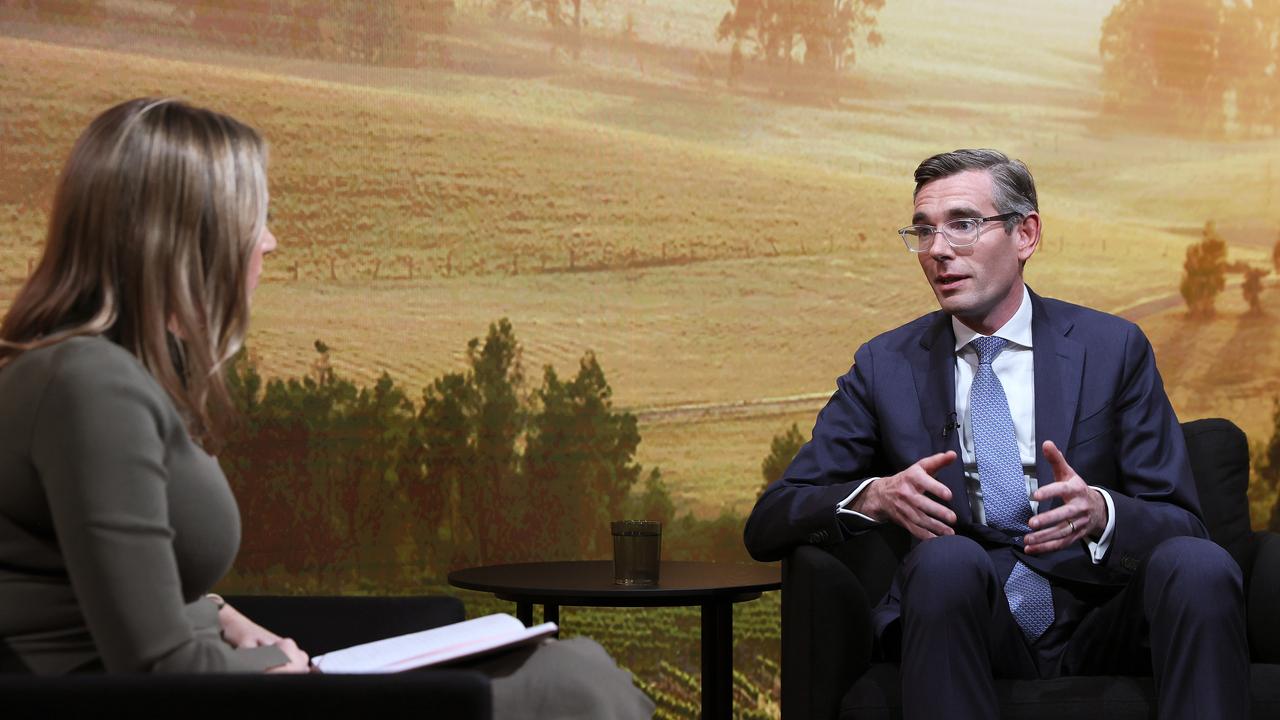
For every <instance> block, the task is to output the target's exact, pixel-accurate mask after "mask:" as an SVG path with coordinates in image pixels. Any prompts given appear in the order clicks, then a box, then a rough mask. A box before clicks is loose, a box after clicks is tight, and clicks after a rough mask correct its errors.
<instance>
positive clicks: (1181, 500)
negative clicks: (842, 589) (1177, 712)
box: [744, 293, 1208, 632]
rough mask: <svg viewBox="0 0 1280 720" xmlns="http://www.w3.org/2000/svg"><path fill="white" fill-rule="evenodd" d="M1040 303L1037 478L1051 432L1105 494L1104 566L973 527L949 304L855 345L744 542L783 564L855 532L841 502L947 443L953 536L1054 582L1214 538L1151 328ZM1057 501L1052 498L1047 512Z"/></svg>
mask: <svg viewBox="0 0 1280 720" xmlns="http://www.w3.org/2000/svg"><path fill="white" fill-rule="evenodd" d="M1031 304H1032V316H1031V328H1032V343H1033V348H1032V353H1033V358H1034V365H1035V424H1036V449H1037V459H1036V478H1037V480H1038V481H1039V483H1040V485H1042V486H1043V485H1045V484H1047V483H1049V482H1052V481H1053V478H1054V475H1053V469H1052V468H1051V467H1050V465H1049V463H1048V461H1047V460H1046V459H1045V458H1044V456H1043V453H1042V452H1040V450H1039V448H1040V445H1041V443H1043V442H1044V441H1045V440H1052V441H1053V442H1054V443H1055V444H1056V445H1057V446H1058V448H1059V449H1062V450H1063V454H1064V455H1065V457H1066V459H1067V462H1068V463H1069V464H1070V465H1071V467H1072V468H1073V469H1074V470H1075V471H1076V473H1077V474H1079V475H1080V477H1082V478H1083V479H1084V481H1085V482H1086V483H1088V484H1090V485H1096V486H1099V487H1103V488H1106V489H1107V490H1108V491H1109V494H1110V495H1111V498H1112V500H1113V501H1114V503H1115V516H1116V517H1115V531H1114V534H1113V536H1112V539H1111V544H1110V546H1109V548H1108V551H1107V554H1106V556H1105V557H1104V558H1103V561H1102V562H1101V563H1099V564H1095V563H1094V562H1093V561H1092V559H1091V558H1090V557H1089V556H1088V553H1087V550H1086V548H1085V546H1084V543H1075V544H1074V545H1072V546H1071V547H1068V548H1064V549H1062V550H1058V551H1055V552H1052V553H1048V554H1044V555H1026V554H1025V553H1023V552H1022V549H1021V546H1020V545H1017V544H1016V543H1015V542H1013V540H1012V539H1011V538H1010V537H1009V536H1008V535H1007V534H1006V533H1004V532H1003V531H1000V530H996V529H994V528H990V527H988V526H986V525H982V524H979V523H975V522H974V520H973V515H972V512H971V510H970V508H969V504H968V497H969V494H968V492H967V491H966V488H965V479H964V471H963V467H962V464H961V462H960V460H959V454H960V445H959V433H957V432H950V431H949V430H948V429H947V428H948V424H949V423H950V422H952V421H953V420H954V417H955V414H954V413H955V334H954V332H953V330H952V327H951V319H950V317H949V316H948V315H946V314H945V313H943V312H941V311H937V312H933V313H930V314H928V315H925V316H923V317H920V318H918V319H916V320H914V321H912V322H910V323H908V324H906V325H903V326H902V327H899V328H897V329H895V330H891V331H889V332H887V333H885V334H883V335H880V336H878V337H876V338H875V339H873V340H871V341H870V342H868V343H866V344H865V345H863V346H862V347H860V348H859V349H858V351H857V353H856V354H855V356H854V364H853V367H852V368H850V369H849V372H848V373H846V374H845V375H844V376H842V377H840V378H839V379H838V380H837V381H836V388H837V389H836V392H835V394H834V395H832V397H831V400H830V401H828V402H827V405H826V407H824V408H823V409H822V411H821V412H820V413H819V414H818V420H817V424H816V425H815V426H814V429H813V439H812V440H810V441H809V442H808V443H807V444H805V446H804V447H803V448H801V450H800V452H799V453H798V454H797V455H796V457H795V460H793V461H792V463H791V465H790V466H789V467H788V468H787V471H786V473H784V475H783V477H782V479H780V480H779V481H778V482H775V483H773V484H772V485H770V486H769V487H768V488H767V489H766V490H765V492H764V494H763V495H761V496H760V499H759V501H758V502H757V503H756V506H755V509H754V510H753V511H752V512H751V516H750V517H749V518H748V519H747V525H746V530H745V533H744V539H745V542H746V546H747V550H748V551H749V552H750V553H751V555H752V557H754V558H756V559H757V560H765V561H768V560H777V559H779V558H781V557H783V556H784V555H785V554H786V553H787V552H788V550H789V549H791V548H792V547H794V546H796V545H798V544H803V543H824V542H832V541H835V542H838V541H840V540H842V539H844V538H845V537H848V536H849V535H850V534H851V532H853V531H851V530H850V528H848V527H846V526H845V525H844V523H843V522H842V521H840V520H839V519H838V518H837V515H836V512H835V509H836V506H837V505H838V503H839V502H840V501H842V500H844V498H846V497H848V495H849V494H850V493H851V492H853V490H854V489H855V488H856V487H857V486H858V484H859V483H860V482H861V481H863V480H865V479H866V478H868V477H873V476H887V475H892V474H894V473H897V472H899V471H901V470H903V469H905V468H907V467H909V466H910V465H912V464H913V463H915V462H917V461H919V460H920V459H921V458H924V457H927V456H929V455H933V454H935V453H940V452H945V451H947V450H954V451H956V455H957V460H956V461H954V462H952V463H951V464H950V465H948V466H946V467H945V468H943V469H942V470H941V471H940V472H939V473H938V474H937V479H938V480H939V481H940V482H942V483H943V484H945V485H946V486H947V487H948V488H950V489H951V496H952V500H951V501H950V503H949V504H950V507H951V509H952V510H953V511H955V513H956V518H957V522H956V532H957V534H960V535H965V536H968V537H972V538H974V539H975V540H977V541H979V542H980V543H982V544H983V545H984V546H986V547H988V548H992V547H1009V548H1011V549H1012V550H1013V552H1014V553H1015V554H1016V555H1017V557H1018V559H1020V560H1022V561H1023V562H1024V563H1026V564H1027V565H1030V566H1032V567H1034V568H1036V569H1038V570H1040V571H1041V572H1042V573H1044V574H1045V575H1046V576H1048V577H1049V578H1050V581H1051V582H1053V581H1054V580H1055V579H1063V580H1071V581H1078V582H1085V583H1090V584H1095V585H1112V586H1116V587H1119V586H1121V585H1123V584H1124V583H1125V582H1127V581H1128V578H1129V577H1130V576H1131V575H1132V573H1133V572H1134V570H1136V569H1137V567H1138V565H1139V563H1140V562H1141V561H1142V560H1143V559H1144V558H1146V557H1147V555H1149V554H1150V552H1151V551H1152V550H1153V549H1154V548H1155V546H1156V545H1158V544H1159V543H1160V542H1162V541H1164V540H1166V539H1168V538H1171V537H1176V536H1182V535H1190V536H1195V537H1208V533H1207V531H1206V530H1205V527H1204V524H1203V523H1202V522H1201V520H1200V509H1199V500H1198V498H1197V496H1196V489H1195V483H1194V481H1193V479H1192V476H1191V467H1190V464H1189V463H1188V460H1187V451H1186V446H1185V444H1184V442H1183V439H1182V432H1181V429H1180V428H1179V425H1178V419H1177V417H1176V416H1175V415H1174V412H1173V408H1172V407H1171V406H1170V404H1169V399H1168V397H1167V396H1166V395H1165V392H1164V385H1163V383H1162V382H1161V380H1160V374H1159V372H1158V371H1157V370H1156V365H1155V359H1154V356H1153V353H1152V350H1151V344H1150V343H1149V342H1148V341H1147V338H1146V336H1145V335H1143V333H1142V331H1141V330H1140V329H1139V328H1138V327H1137V326H1136V325H1134V324H1133V323H1131V322H1129V321H1127V320H1123V319H1121V318H1118V317H1115V316H1113V315H1107V314H1105V313H1101V312H1097V311H1095V310H1090V309H1088V308H1084V307H1080V306H1078V305H1071V304H1069V303H1064V302H1061V301H1057V300H1051V299H1045V298H1041V297H1039V296H1037V295H1036V294H1035V293H1031ZM1057 504H1059V501H1057V500H1053V501H1051V502H1049V503H1042V504H1041V506H1040V511H1041V512H1044V511H1046V510H1049V509H1052V508H1053V507H1054V506H1056V505H1057ZM846 517H848V516H846ZM917 542H918V541H917ZM896 586H897V582H896V580H895V583H894V588H896ZM896 597H897V593H896V592H895V590H894V589H891V590H890V594H889V597H888V598H887V602H888V603H889V604H890V605H893V606H894V607H890V608H887V609H888V612H887V613H885V612H880V611H878V612H877V613H876V626H877V627H876V630H877V631H878V632H879V631H881V630H883V628H884V627H885V626H886V625H887V624H888V623H889V622H890V621H891V620H892V619H893V618H894V617H896V615H897V613H896V602H893V601H894V600H896ZM882 609H885V608H883V606H882Z"/></svg>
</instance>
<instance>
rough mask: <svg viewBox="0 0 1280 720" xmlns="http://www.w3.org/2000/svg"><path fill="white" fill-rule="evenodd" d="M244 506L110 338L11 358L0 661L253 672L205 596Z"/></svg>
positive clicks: (263, 664)
mask: <svg viewBox="0 0 1280 720" xmlns="http://www.w3.org/2000/svg"><path fill="white" fill-rule="evenodd" d="M239 544H240V515H239V511H238V510H237V508H236V503H235V499H234V498H233V497H232V495H231V489H230V488H229V487H228V486H227V481H226V478H225V477H224V476H223V474H222V471H221V469H220V468H219V467H218V463H217V461H216V460H214V459H213V458H212V457H210V456H209V455H207V454H205V452H204V451H203V450H202V449H201V448H200V447H198V446H197V445H195V444H194V443H193V442H192V440H191V437H190V436H189V435H188V433H187V430H186V426H185V425H184V423H183V421H182V418H181V417H180V415H179V414H178V411H177V408H176V407H175V406H174V404H173V402H172V401H171V400H170V399H169V396H168V395H167V394H166V393H165V391H164V390H163V389H162V388H161V387H160V385H159V384H158V383H157V382H156V381H155V379H154V378H153V377H152V376H151V374H150V373H148V372H147V370H146V369H145V368H144V367H143V366H142V365H141V363H139V362H138V360H137V359H136V358H134V357H133V355H131V354H130V353H128V352H126V351H125V350H124V349H122V348H121V347H119V346H118V345H116V344H114V343H112V342H110V341H109V340H106V339H103V338H100V337H82V338H74V339H70V340H66V341H63V342H60V343H58V344H56V345H53V346H50V347H46V348H41V349H39V350H33V351H30V352H26V353H24V354H22V355H21V356H19V357H18V358H17V359H15V360H14V361H12V362H11V363H10V364H9V365H8V366H6V367H4V368H3V369H0V669H4V670H16V671H20V672H22V671H25V672H33V673H38V674H55V675H56V674H61V673H68V672H75V671H85V670H106V671H108V672H218V671H229V672H235V671H243V672H254V671H261V670H263V669H265V668H268V667H272V666H275V665H281V664H283V663H285V661H286V658H285V656H284V653H283V652H281V651H280V650H279V649H278V648H275V647H265V648H253V649H240V650H238V649H235V648H233V647H231V646H230V645H228V644H227V643H226V642H224V641H223V640H222V638H221V636H220V629H219V626H218V618H217V610H216V608H215V607H214V606H213V603H212V602H210V601H209V600H207V599H205V598H204V597H203V596H204V593H206V592H208V591H209V589H210V588H212V587H213V585H214V583H216V582H217V581H218V580H219V579H220V578H221V577H222V576H223V574H224V573H226V571H227V569H228V568H229V567H230V566H231V562H232V560H233V559H234V558H235V554H236V550H237V548H238V546H239Z"/></svg>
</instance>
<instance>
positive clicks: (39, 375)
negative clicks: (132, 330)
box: [0, 335, 165, 407]
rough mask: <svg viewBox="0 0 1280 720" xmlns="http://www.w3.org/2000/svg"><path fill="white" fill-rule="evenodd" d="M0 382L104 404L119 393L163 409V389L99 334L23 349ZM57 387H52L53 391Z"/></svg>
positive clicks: (125, 352)
mask: <svg viewBox="0 0 1280 720" xmlns="http://www.w3.org/2000/svg"><path fill="white" fill-rule="evenodd" d="M0 383H3V384H8V385H13V384H17V385H19V386H22V387H26V388H28V389H34V388H43V392H42V393H41V394H44V395H47V394H49V391H53V392H54V394H62V393H59V392H58V391H59V390H61V391H63V392H65V393H70V394H72V395H76V396H80V397H82V399H85V400H87V399H89V398H98V399H101V400H106V399H108V398H110V397H112V396H117V397H118V396H119V395H120V391H121V390H127V391H128V393H127V394H129V395H131V396H134V397H136V398H138V399H142V400H144V401H145V402H148V403H152V402H158V403H160V407H163V406H164V404H165V403H164V398H165V395H164V390H163V389H162V388H161V387H160V384H159V383H158V382H156V380H155V378H154V377H152V375H151V373H150V372H148V371H147V369H146V368H145V367H143V365H142V363H141V362H139V361H138V359H137V358H136V357H134V356H133V354H132V353H130V352H129V351H128V350H125V349H124V348H122V347H120V346H119V345H117V344H116V343H114V342H112V341H110V340H108V339H107V338H104V337H101V336H98V335H81V336H77V337H72V338H67V339H66V340H62V341H59V342H56V343H54V344H52V345H46V346H45V347H41V348H36V349H34V350H28V351H26V352H24V353H22V354H21V355H19V356H18V357H17V358H15V359H14V360H13V361H12V362H10V363H9V365H7V366H6V367H5V368H4V370H3V371H2V372H0ZM55 388H56V389H55Z"/></svg>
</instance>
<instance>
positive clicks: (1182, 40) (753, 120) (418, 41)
mask: <svg viewBox="0 0 1280 720" xmlns="http://www.w3.org/2000/svg"><path fill="white" fill-rule="evenodd" d="M137 96H157V97H168V96H174V97H181V98H184V99H186V100H189V101H191V102H193V103H195V104H198V105H203V106H207V107H210V108H213V109H217V110H221V111H225V112H228V113H230V114H232V115H234V116H236V117H238V118H240V119H242V120H244V121H246V122H248V123H250V124H252V125H253V126H255V127H257V128H258V129H259V130H261V132H262V133H263V135H264V136H265V137H266V139H267V140H268V142H269V144H270V167H269V175H270V190H271V229H272V231H273V232H274V234H275V236H276V237H277V238H278V239H279V249H278V250H277V251H276V252H275V253H274V254H273V255H272V256H270V258H268V261H267V267H266V271H265V274H264V278H263V283H262V286H261V287H260V288H259V289H258V291H257V294H256V295H255V296H254V300H253V303H254V304H253V320H252V328H251V332H250V335H249V338H248V341H247V345H246V350H245V352H244V353H243V354H242V355H241V356H240V357H239V358H238V359H237V361H236V363H235V364H234V366H233V367H232V368H231V369H230V372H231V374H232V385H233V389H234V391H235V394H236V400H237V405H238V406H239V409H240V410H241V411H242V415H243V422H242V423H241V425H240V426H238V428H237V430H236V432H235V434H234V436H233V437H231V438H230V439H229V442H228V444H227V446H226V447H225V448H224V449H223V450H222V451H221V452H220V453H219V460H220V461H221V463H222V465H223V468H224V470H225V471H226V472H227V475H228V478H229V480H230V481H231V483H232V486H233V488H234V490H235V492H236V496H237V499H238V501H239V503H240V507H241V513H242V515H243V520H244V538H243V541H242V547H241V553H240V556H239V558H238V560H237V565H236V567H235V569H233V571H232V574H231V575H229V576H228V577H227V578H226V580H225V581H224V582H223V584H222V586H220V587H219V590H220V591H223V592H227V593H235V592H271V593H384V594H386V593H390V594H410V593H447V594H455V595H458V596H459V597H462V598H463V599H464V601H465V602H466V603H467V611H468V614H469V615H480V614H485V613H488V612H512V607H511V604H510V603H504V602H500V601H497V600H495V599H493V598H492V597H489V596H485V595H481V594H478V593H467V592H463V591H460V590H457V589H454V588H450V587H449V586H448V585H447V582H446V580H445V577H446V575H447V574H448V572H449V571H450V570H453V569H457V568H462V567H469V566H474V565H480V564H490V563H496V562H514V561H524V560H535V559H574V558H589V559H603V558H607V557H609V556H610V545H609V533H608V522H609V521H610V520H616V519H621V518H623V517H636V518H649V519H659V520H662V521H663V522H664V532H663V552H664V557H666V558H668V559H697V560H718V561H724V562H750V560H749V558H747V556H746V553H745V551H744V550H743V549H742V540H741V531H742V523H743V521H744V518H745V516H746V514H747V513H748V512H749V511H750V509H751V507H752V505H753V503H754V501H755V498H756V496H757V495H758V493H759V492H760V490H761V488H762V487H763V485H764V484H765V482H766V480H767V479H768V478H770V477H776V475H777V474H778V473H780V472H781V469H782V467H785V463H786V461H787V460H789V459H790V457H791V455H792V454H793V453H794V452H795V449H796V447H797V446H798V444H799V443H801V442H803V441H804V440H806V439H807V438H808V436H809V430H810V428H811V427H812V424H813V420H814V416H815V414H816V412H817V411H818V409H819V408H821V407H822V405H823V403H824V402H825V400H826V398H827V397H829V396H830V394H831V392H832V391H833V389H834V387H835V384H834V383H835V378H836V377H838V376H839V375H841V374H843V373H844V372H846V371H847V370H848V368H849V365H850V363H851V362H852V359H853V354H854V351H855V350H856V349H857V347H858V346H859V344H861V343H862V342H864V341H866V340H868V339H870V338H871V337H873V336H874V335H876V334H878V333H880V332H883V331H885V330H888V329H890V328H893V327H896V326H897V325H899V324H901V323H903V322H905V321H907V320H909V319H911V318H914V317H916V316H918V315H920V314H922V313H925V312H928V311H931V310H933V309H935V308H936V302H935V300H934V298H933V295H932V293H931V292H930V290H929V288H928V286H927V285H926V283H925V282H924V281H923V280H922V278H921V276H920V268H919V265H918V263H917V262H916V260H915V259H914V257H913V256H912V255H911V254H910V253H908V252H907V251H906V249H905V247H904V246H903V244H902V242H901V241H900V240H899V238H898V237H897V236H896V234H895V231H896V229H897V228H898V227H900V226H903V225H906V224H908V223H909V222H910V219H911V210H912V203H911V192H912V188H913V183H912V180H911V173H912V171H913V169H914V168H915V166H916V164H917V163H918V162H919V161H920V160H922V159H923V158H925V157H927V156H929V155H932V154H934V153H937V152H943V151H947V150H953V149H956V148H961V147H994V148H998V149H1001V150H1003V151H1005V152H1007V153H1008V154H1009V155H1011V156H1013V157H1017V158H1020V159H1022V160H1024V161H1025V162H1026V163H1027V164H1028V165H1029V166H1030V168H1031V170H1032V172H1033V173H1034V174H1035V177H1036V180H1037V183H1038V186H1039V196H1040V209H1041V213H1042V215H1043V220H1044V228H1045V234H1044V238H1043V240H1042V244H1041V247H1040V250H1039V251H1038V252H1037V254H1036V255H1035V256H1034V257H1033V258H1032V259H1031V261H1030V262H1029V263H1028V264H1027V267H1026V275H1027V280H1028V283H1029V285H1030V286H1031V287H1032V289H1034V290H1035V291H1036V292H1038V293H1040V294H1042V295H1046V296H1051V297H1056V298H1061V299H1063V300H1067V301H1070V302H1076V303H1080V304H1085V305H1089V306H1092V307H1096V308H1099V309H1101V310H1105V311H1108V312H1113V313H1116V314H1120V315H1123V316H1125V317H1127V318H1129V319H1131V320H1133V321H1135V322H1137V323H1138V324H1139V325H1140V326H1141V327H1142V328H1143V330H1144V331H1145V332H1146V333H1147V335H1148V337H1149V338H1150V340H1151V342H1152V344H1153V346H1154V348H1155V352H1156V357H1157V361H1158V363H1159V367H1160V370H1161V372H1162V374H1163V377H1164V381H1165V385H1166V388H1167V390H1168V392H1169V396H1170V398H1171V400H1172V401H1173V404H1174V407H1175V409H1176V410H1177V412H1178V414H1179V417H1180V419H1182V420H1184V421H1185V420H1190V419H1194V418H1200V417H1216V416H1221V417H1226V418H1229V419H1231V420H1232V421H1234V422H1235V423H1237V424H1238V425H1240V427H1241V428H1243V429H1244V430H1245V431H1246V432H1247V434H1248V436H1249V439H1250V446H1251V449H1252V452H1253V475H1252V477H1251V483H1250V508H1251V513H1252V520H1253V524H1254V527H1255V528H1258V529H1262V528H1266V527H1269V526H1270V527H1272V528H1275V527H1276V526H1277V525H1280V512H1277V485H1278V483H1280V400H1277V398H1280V323H1278V322H1277V318H1280V283H1277V282H1276V277H1277V275H1280V135H1277V126H1278V125H1280V5H1277V4H1276V3H1273V2H1269V1H1266V0H1252V1H1250V0H1087V1H1086V0H1042V1H1039V2H1035V3H1026V2H1019V1H1018V0H966V1H965V2H960V1H958V0H954V1H952V0H810V1H801V0H787V1H784V0H389V1H388V2H383V3H365V2H357V1H356V0H350V1H349V2H348V1H347V0H245V1H244V2H236V3H223V2H180V1H173V2H163V1H160V0H85V1H82V2H76V1H73V0H50V1H48V2H38V1H37V2H32V1H30V0H0V168H3V181H2V182H0V312H3V310H4V309H5V308H7V306H8V303H9V301H10V299H11V298H12V297H13V295H14V294H15V292H16V291H17V289H18V288H19V287H20V286H21V284H22V283H23V282H24V280H25V279H26V277H27V276H28V274H29V273H30V272H31V269H32V267H33V265H34V263H36V262H38V260H39V256H40V249H41V245H42V243H43V236H44V232H45V227H46V223H47V218H48V212H49V207H50V203H51V200H52V195H53V189H54V187H55V183H56V180H57V174H58V172H59V170H60V167H61V164H62V162H63V161H64V160H65V158H66V156H67V154H68V153H69V151H70V148H71V145H72V143H73V142H74V140H75V138H76V136H77V135H78V134H79V132H80V131H81V130H82V129H83V128H84V127H85V126H86V125H87V123H88V122H89V120H90V119H92V118H93V117H94V116H95V115H96V114H98V113H99V112H101V111H102V110H104V109H106V108H107V107H109V106H111V105H114V104H115V103H117V102H120V101H122V100H125V99H128V98H132V97H137ZM777 595H778V593H766V594H765V595H764V597H762V598H761V599H760V600H756V601H753V602H748V603H743V604H741V605H738V606H737V607H736V608H735V624H734V629H735V637H736V642H735V678H734V695H735V714H736V716H738V717H741V718H774V717H777V716H778V714H779V708H778V692H779V682H780V673H779V667H778V662H779V649H778V648H779V645H778V637H779V625H778V608H779V598H778V597H777ZM561 624H562V626H563V629H564V633H565V634H566V635H578V634H583V635H590V636H592V637H594V638H596V639H598V640H600V641H601V643H602V644H604V646H605V647H606V648H607V649H608V650H609V651H610V652H611V653H612V654H613V655H614V656H615V657H616V658H618V660H619V662H620V663H621V664H622V665H624V666H625V667H627V668H628V669H630V670H632V671H633V672H634V673H635V674H636V676H637V678H638V680H639V682H640V683H641V684H642V686H643V687H644V688H645V689H646V690H647V691H648V692H650V694H651V695H652V696H653V697H654V698H655V700H656V701H657V702H658V707H659V712H660V715H659V716H660V717H667V718H684V717H693V716H695V715H696V713H697V708H698V706H699V701H698V698H699V694H698V692H699V691H698V688H699V679H698V667H699V664H698V663H699V658H698V638H699V627H700V626H699V618H698V611H697V609H696V608H685V609H681V608H659V609H636V610H627V609H592V610H588V609H577V608H567V609H566V610H565V611H564V613H563V614H562V616H561Z"/></svg>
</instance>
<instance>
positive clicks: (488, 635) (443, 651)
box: [311, 614, 558, 675]
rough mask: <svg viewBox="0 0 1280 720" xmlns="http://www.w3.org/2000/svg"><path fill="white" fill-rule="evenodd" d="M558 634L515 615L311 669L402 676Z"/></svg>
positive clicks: (427, 633) (320, 662) (400, 640)
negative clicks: (414, 670) (402, 674)
mask: <svg viewBox="0 0 1280 720" xmlns="http://www.w3.org/2000/svg"><path fill="white" fill-rule="evenodd" d="M557 629H558V628H557V627H556V624H555V623H543V624H541V625H535V626H533V627H529V628H527V627H525V626H524V623H522V622H520V621H519V620H517V619H515V618H513V617H511V616H510V615H505V614H497V615H486V616H484V617H479V618H475V619H474V620H467V621H466V622H460V623H454V624H452V625H445V626H443V627H438V628H432V629H430V630H423V631H422V632H416V633H409V634H408V635H399V636H397V637H391V638H387V639H385V640H378V641H376V642H371V643H365V644H363V645H352V646H351V647H349V648H344V649H342V650H334V651H333V652H331V653H325V654H324V655H318V656H316V657H314V658H312V659H311V664H312V666H314V668H315V669H316V670H318V671H320V672H322V673H328V674H331V675H332V674H343V673H346V674H350V673H393V672H401V671H403V670H412V669H414V668H420V667H427V666H428V665H438V664H440V663H446V662H449V661H451V660H461V659H464V658H469V657H474V656H477V655H483V654H486V653H490V652H493V651H494V650H500V649H502V648H508V647H515V646H516V645H525V644H528V643H534V642H537V641H539V640H541V639H542V638H545V637H548V636H550V635H554V634H555V632H556V630H557Z"/></svg>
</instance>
